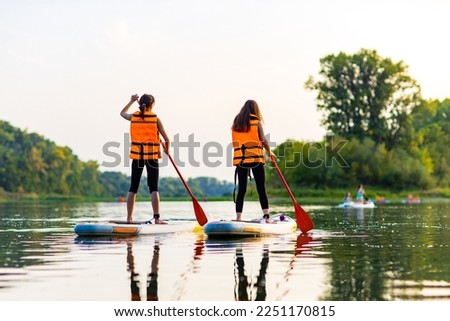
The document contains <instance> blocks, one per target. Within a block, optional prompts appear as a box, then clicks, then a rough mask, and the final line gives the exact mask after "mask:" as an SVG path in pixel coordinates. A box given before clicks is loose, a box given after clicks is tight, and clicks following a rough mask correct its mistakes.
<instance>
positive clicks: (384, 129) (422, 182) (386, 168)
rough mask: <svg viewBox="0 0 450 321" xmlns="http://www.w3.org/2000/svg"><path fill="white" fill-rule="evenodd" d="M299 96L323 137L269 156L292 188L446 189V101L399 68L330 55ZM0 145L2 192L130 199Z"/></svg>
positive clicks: (27, 136) (19, 135)
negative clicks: (313, 111) (318, 118)
mask: <svg viewBox="0 0 450 321" xmlns="http://www.w3.org/2000/svg"><path fill="white" fill-rule="evenodd" d="M305 88H306V89H307V90H311V91H313V92H315V93H316V94H317V96H316V100H317V109H318V110H319V111H320V112H321V113H322V116H323V118H322V125H323V126H324V128H325V129H326V130H327V131H328V133H329V134H327V135H326V137H324V138H323V140H322V141H316V142H305V141H295V140H287V141H285V142H283V143H282V144H280V145H278V146H277V147H276V148H275V149H274V152H275V154H276V155H277V156H278V163H279V166H280V167H281V169H282V171H283V173H284V175H285V176H286V179H287V180H288V182H290V184H292V185H293V186H294V188H295V187H296V186H298V187H308V188H321V189H323V188H340V187H351V186H353V187H354V186H356V185H357V184H359V183H364V184H368V185H373V186H378V187H382V188H389V189H399V190H401V189H413V188H414V189H432V188H448V187H449V184H450V163H449V161H450V122H449V119H448V117H450V99H444V100H437V99H424V98H423V97H422V94H421V88H420V86H419V84H418V83H417V81H416V80H414V79H413V78H412V77H411V76H410V75H409V74H408V66H407V65H406V64H405V63H404V62H403V61H399V62H395V61H392V60H391V59H390V58H384V57H381V56H380V55H378V53H377V52H376V51H375V50H367V49H361V50H360V51H359V52H356V53H354V54H347V53H343V52H340V53H338V54H331V55H327V56H325V57H323V58H322V59H321V60H320V71H319V75H318V77H317V78H314V77H312V76H311V77H310V78H309V79H308V80H307V81H306V82H305ZM299 130H300V132H299V135H300V136H301V135H302V133H301V128H300V129H299ZM293 135H294V133H293ZM0 143H1V144H0V191H1V190H4V191H7V192H15V193H22V192H27V193H37V194H61V195H81V196H92V197H96V196H114V197H119V196H123V195H124V194H126V192H127V191H128V187H129V181H130V180H129V177H127V176H126V175H124V174H122V173H119V172H101V171H100V170H99V164H98V163H97V162H95V161H87V162H83V161H81V160H79V159H78V157H77V156H76V155H74V154H73V152H72V150H71V149H70V148H68V147H61V146H57V145H56V144H55V143H53V142H51V141H50V140H48V139H46V138H44V137H42V136H40V135H38V134H36V133H27V132H26V131H23V130H20V129H18V128H15V127H13V126H12V125H11V124H9V123H8V122H5V121H0ZM267 172H268V184H270V187H272V188H278V187H279V188H282V186H281V185H280V180H279V179H278V177H277V174H276V172H275V171H274V169H273V168H271V167H270V166H267ZM145 179H146V178H145V177H143V180H145ZM188 184H189V186H190V187H191V189H192V191H193V193H194V195H198V196H199V197H208V196H224V195H227V196H228V195H231V193H232V191H233V187H234V186H233V184H232V183H229V182H226V181H219V180H217V179H215V178H213V177H198V178H191V179H189V180H188ZM146 185H147V184H146V182H142V184H141V186H142V188H140V190H139V192H140V193H145V195H148V191H146V189H145V188H144V186H146ZM160 191H161V194H163V195H164V196H168V197H171V196H173V197H179V196H187V194H186V191H185V189H184V186H183V185H182V183H181V181H180V180H179V179H178V178H171V177H163V178H161V179H160Z"/></svg>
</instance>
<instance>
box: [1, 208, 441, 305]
mask: <svg viewBox="0 0 450 321" xmlns="http://www.w3.org/2000/svg"><path fill="white" fill-rule="evenodd" d="M201 205H202V207H203V208H204V210H205V212H206V213H207V214H208V215H210V216H212V217H214V218H218V219H221V218H224V219H227V218H233V214H232V213H233V209H234V204H233V203H232V202H205V203H201ZM303 207H304V208H305V210H307V211H308V213H309V214H310V216H311V217H312V219H313V220H314V222H315V225H316V228H315V229H314V230H312V231H311V232H310V233H308V235H300V233H295V234H294V233H293V234H290V235H284V236H281V237H264V238H247V239H246V238H242V239H235V240H210V239H208V238H207V237H206V236H205V235H204V234H203V233H201V232H198V233H196V232H185V233H176V234H166V235H161V236H157V237H155V236H145V235H143V236H138V237H133V238H97V239H86V238H84V239H81V238H78V237H77V236H76V235H75V234H74V233H73V226H74V225H75V224H76V223H77V222H79V221H84V220H102V219H113V218H115V219H117V218H120V219H124V218H125V213H126V205H125V204H124V203H25V204H0V240H1V244H0V300H3V301H5V300H32V301H35V300H67V301H69V300H70V301H86V300H100V301H101V300H117V301H122V300H123V301H126V300H199V301H208V300H214V301H224V300H225V301H233V300H275V301H285V300H290V301H295V300H302V301H309V300H314V301H316V300H337V301H352V300H370V301H381V300H416V301H423V300H449V299H450V255H449V254H450V214H449V213H450V203H430V204H427V203H424V204H418V205H405V204H397V205H395V204H386V205H384V204H383V205H378V206H377V208H375V209H364V210H361V209H340V208H336V207H335V206H303ZM150 208H151V207H150V203H148V202H140V203H137V207H136V212H135V219H137V220H140V219H148V218H149V215H148V213H150ZM161 209H162V211H161V212H162V213H163V218H164V219H172V220H192V221H193V220H194V213H193V210H192V203H191V202H163V203H162V204H161ZM292 210H293V208H292V204H287V205H286V206H276V207H273V208H272V212H285V213H288V214H292ZM259 212H260V210H259V203H256V202H246V203H245V208H244V214H245V217H246V218H255V217H258V216H259V215H260V214H259Z"/></svg>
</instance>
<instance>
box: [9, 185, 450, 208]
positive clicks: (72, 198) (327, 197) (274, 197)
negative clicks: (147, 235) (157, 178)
mask: <svg viewBox="0 0 450 321" xmlns="http://www.w3.org/2000/svg"><path fill="white" fill-rule="evenodd" d="M292 192H293V194H294V196H295V197H296V199H297V201H298V202H299V203H300V204H318V205H322V204H323V205H326V204H338V203H341V202H342V200H343V197H344V195H345V194H346V193H347V192H350V193H352V196H353V197H354V196H355V192H354V191H352V190H350V189H321V190H318V189H305V188H295V187H294V188H292ZM267 193H268V196H269V200H270V202H271V203H272V204H283V203H290V202H291V199H290V198H289V195H288V194H287V192H286V190H285V189H284V187H283V188H278V189H272V188H269V189H268V191H267ZM409 194H411V195H413V196H415V197H420V198H421V200H422V201H424V202H437V201H450V188H445V189H444V188H439V189H432V190H426V191H422V190H421V191H419V190H402V191H398V190H389V189H385V188H376V187H370V186H366V195H367V197H368V198H369V199H372V200H375V199H376V198H377V196H383V197H384V198H385V200H388V201H390V202H391V203H401V201H402V200H405V199H407V197H408V195H409ZM148 200H149V197H148V198H144V197H138V198H137V201H148ZM197 200H198V201H199V202H203V201H209V202H220V201H232V200H233V196H232V195H229V196H222V197H208V198H207V199H204V198H203V197H198V198H197ZM246 200H255V201H257V200H258V193H257V192H256V189H255V188H251V189H249V190H248V192H247V195H246ZM120 201H126V197H123V198H121V199H119V198H117V197H85V196H80V195H58V194H51V195H38V194H36V193H10V192H5V191H0V202H2V203H7V202H120ZM161 201H164V202H175V201H191V198H190V197H189V196H186V197H165V196H164V195H161Z"/></svg>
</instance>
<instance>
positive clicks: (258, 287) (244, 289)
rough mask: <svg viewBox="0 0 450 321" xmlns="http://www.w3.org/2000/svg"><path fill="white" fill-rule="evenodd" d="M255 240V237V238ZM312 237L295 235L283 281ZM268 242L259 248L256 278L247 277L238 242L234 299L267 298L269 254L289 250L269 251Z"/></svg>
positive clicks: (282, 252)
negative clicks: (258, 265) (259, 257)
mask: <svg viewBox="0 0 450 321" xmlns="http://www.w3.org/2000/svg"><path fill="white" fill-rule="evenodd" d="M256 240H257V239H256ZM312 240H313V238H312V237H311V236H310V235H305V234H300V235H298V236H297V239H296V242H295V243H294V244H295V247H294V249H293V250H292V251H291V253H292V258H291V260H290V261H289V263H288V265H287V271H286V273H285V274H284V281H285V282H287V281H288V279H289V273H290V271H292V270H293V269H294V262H295V261H296V260H297V259H298V258H300V256H301V255H302V254H303V255H304V253H305V252H306V251H309V248H308V247H307V246H306V245H307V244H308V243H310V242H311V241H312ZM269 248H270V245H269V243H263V246H262V250H261V262H260V267H259V272H258V275H257V277H256V280H255V279H254V278H252V277H248V276H247V274H246V270H245V255H244V251H243V246H242V244H239V243H238V246H237V247H236V251H235V292H234V298H235V300H236V301H250V300H254V301H265V300H266V298H267V288H266V284H267V282H266V281H267V280H266V277H267V269H268V266H269V257H270V255H278V254H286V252H287V253H289V252H290V251H289V250H282V251H281V252H280V251H270V250H269Z"/></svg>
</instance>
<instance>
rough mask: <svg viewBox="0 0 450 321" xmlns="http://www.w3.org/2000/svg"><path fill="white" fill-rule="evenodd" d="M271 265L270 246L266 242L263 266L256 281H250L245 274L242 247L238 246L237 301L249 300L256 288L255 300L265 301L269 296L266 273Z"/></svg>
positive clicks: (263, 251) (262, 260)
mask: <svg viewBox="0 0 450 321" xmlns="http://www.w3.org/2000/svg"><path fill="white" fill-rule="evenodd" d="M268 265H269V248H268V245H267V244H264V247H263V250H262V259H261V267H260V269H259V274H258V277H257V279H256V283H253V280H250V282H249V281H248V278H247V275H246V274H245V263H244V255H243V252H242V248H241V247H238V248H236V266H235V270H236V272H237V278H236V280H237V282H236V291H235V295H234V297H235V299H236V300H237V301H249V300H250V299H251V297H252V289H253V288H256V296H255V301H264V300H265V299H266V296H267V292H266V273H267V266H268Z"/></svg>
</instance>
